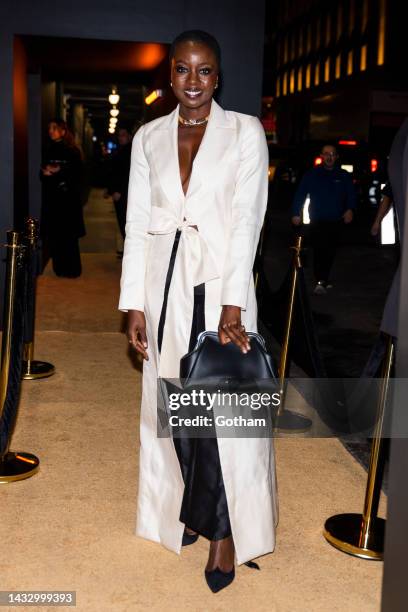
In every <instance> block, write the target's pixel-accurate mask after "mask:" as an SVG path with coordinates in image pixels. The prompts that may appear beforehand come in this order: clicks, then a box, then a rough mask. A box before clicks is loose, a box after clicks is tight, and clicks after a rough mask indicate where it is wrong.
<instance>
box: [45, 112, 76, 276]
mask: <svg viewBox="0 0 408 612" xmlns="http://www.w3.org/2000/svg"><path fill="white" fill-rule="evenodd" d="M48 135H49V137H50V139H51V143H50V144H49V146H48V148H47V151H46V155H45V159H44V164H43V167H42V168H41V178H42V182H43V210H42V217H41V235H42V238H43V241H44V244H45V248H46V250H48V251H49V254H50V256H51V258H52V264H53V269H54V272H55V274H56V275H57V276H65V277H68V278H75V277H77V276H80V274H81V256H80V252H79V242H78V239H79V238H81V237H82V236H84V235H85V227H84V220H83V214H82V202H81V181H82V170H83V163H82V155H81V151H80V149H79V148H78V147H77V145H76V144H75V142H74V137H73V135H72V134H71V133H70V131H69V130H68V127H67V124H66V123H65V121H62V120H59V119H55V120H52V121H51V122H50V123H49V125H48Z"/></svg>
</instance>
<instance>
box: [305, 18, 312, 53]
mask: <svg viewBox="0 0 408 612" xmlns="http://www.w3.org/2000/svg"><path fill="white" fill-rule="evenodd" d="M311 48H312V25H311V24H310V23H309V25H308V26H307V43H306V51H307V52H308V53H309V52H310V50H311Z"/></svg>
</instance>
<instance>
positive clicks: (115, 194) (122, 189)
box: [108, 126, 132, 239]
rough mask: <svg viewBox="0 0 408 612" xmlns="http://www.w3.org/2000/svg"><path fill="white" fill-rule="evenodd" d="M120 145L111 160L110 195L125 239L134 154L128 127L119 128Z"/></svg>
mask: <svg viewBox="0 0 408 612" xmlns="http://www.w3.org/2000/svg"><path fill="white" fill-rule="evenodd" d="M118 144H119V149H118V151H117V152H116V153H115V154H114V155H113V157H112V160H111V169H110V176H109V184H108V193H109V195H111V196H112V200H113V203H114V205H115V211H116V217H117V220H118V225H119V229H120V233H121V234H122V237H123V239H125V225H126V209H127V192H128V182H129V170H130V155H131V152H132V133H131V131H130V129H128V128H127V127H124V126H122V127H119V130H118Z"/></svg>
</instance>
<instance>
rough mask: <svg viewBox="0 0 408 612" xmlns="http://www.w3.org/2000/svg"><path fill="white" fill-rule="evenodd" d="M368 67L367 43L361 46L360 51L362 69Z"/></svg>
mask: <svg viewBox="0 0 408 612" xmlns="http://www.w3.org/2000/svg"><path fill="white" fill-rule="evenodd" d="M366 69H367V45H363V46H362V47H361V53H360V70H361V71H364V70H366Z"/></svg>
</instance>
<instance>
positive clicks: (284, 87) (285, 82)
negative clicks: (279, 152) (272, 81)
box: [282, 72, 288, 96]
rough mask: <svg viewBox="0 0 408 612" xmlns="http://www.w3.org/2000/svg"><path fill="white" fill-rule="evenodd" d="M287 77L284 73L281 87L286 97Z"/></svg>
mask: <svg viewBox="0 0 408 612" xmlns="http://www.w3.org/2000/svg"><path fill="white" fill-rule="evenodd" d="M287 77H288V75H287V73H286V72H285V73H284V75H283V87H282V93H283V95H284V96H286V94H287V93H288V79H287Z"/></svg>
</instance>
